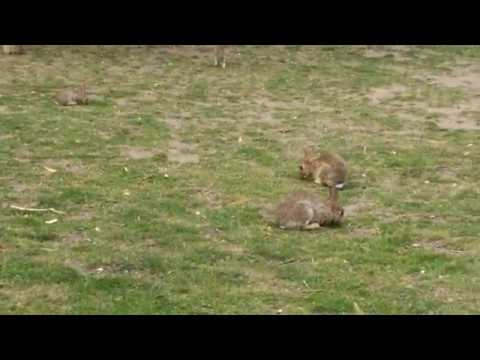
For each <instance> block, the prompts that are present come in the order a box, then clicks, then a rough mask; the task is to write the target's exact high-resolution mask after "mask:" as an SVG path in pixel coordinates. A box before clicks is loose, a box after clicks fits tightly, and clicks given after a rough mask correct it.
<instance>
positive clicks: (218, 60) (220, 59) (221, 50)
mask: <svg viewBox="0 0 480 360" xmlns="http://www.w3.org/2000/svg"><path fill="white" fill-rule="evenodd" d="M213 65H214V66H219V65H221V66H222V68H223V69H225V67H226V66H227V62H226V61H225V46H224V45H215V59H214V62H213Z"/></svg>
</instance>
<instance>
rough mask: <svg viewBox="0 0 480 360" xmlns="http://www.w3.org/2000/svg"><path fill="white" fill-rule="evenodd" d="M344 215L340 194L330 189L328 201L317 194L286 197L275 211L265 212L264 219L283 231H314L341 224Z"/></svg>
mask: <svg viewBox="0 0 480 360" xmlns="http://www.w3.org/2000/svg"><path fill="white" fill-rule="evenodd" d="M343 215H344V210H343V208H342V207H341V206H340V205H339V204H338V192H337V189H336V188H335V187H330V188H329V197H328V199H327V200H326V201H325V200H322V199H321V198H320V197H319V196H317V195H316V194H311V193H306V192H294V193H292V194H290V195H288V196H287V197H286V199H285V200H284V201H282V202H281V203H280V204H279V205H278V206H277V207H276V208H275V209H273V211H270V213H269V212H268V211H266V212H264V217H265V218H266V219H267V220H268V221H269V222H271V223H274V224H275V225H278V226H279V227H280V228H281V229H300V230H313V229H318V228H319V227H320V226H324V225H330V224H339V223H340V222H341V221H342V219H343Z"/></svg>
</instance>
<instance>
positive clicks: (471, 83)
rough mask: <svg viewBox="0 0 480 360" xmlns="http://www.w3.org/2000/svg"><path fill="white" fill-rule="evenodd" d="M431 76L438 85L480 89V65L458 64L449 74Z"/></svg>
mask: <svg viewBox="0 0 480 360" xmlns="http://www.w3.org/2000/svg"><path fill="white" fill-rule="evenodd" d="M430 78H431V80H432V82H433V83H434V84H437V85H441V86H446V87H453V88H463V89H465V90H468V91H475V92H478V91H480V65H469V66H456V67H454V68H453V69H452V71H451V72H450V73H448V74H442V75H438V76H432V77H430Z"/></svg>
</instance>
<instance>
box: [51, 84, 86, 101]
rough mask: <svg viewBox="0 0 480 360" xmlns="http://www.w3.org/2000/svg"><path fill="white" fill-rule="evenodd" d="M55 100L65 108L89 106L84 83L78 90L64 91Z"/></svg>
mask: <svg viewBox="0 0 480 360" xmlns="http://www.w3.org/2000/svg"><path fill="white" fill-rule="evenodd" d="M55 100H56V101H57V103H58V104H60V105H63V106H70V105H86V104H88V96H87V89H86V86H85V83H83V84H82V85H81V86H80V87H79V88H77V89H63V90H60V91H59V92H58V93H57V94H56V95H55Z"/></svg>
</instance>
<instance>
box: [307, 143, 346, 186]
mask: <svg viewBox="0 0 480 360" xmlns="http://www.w3.org/2000/svg"><path fill="white" fill-rule="evenodd" d="M303 151H304V157H303V160H302V163H301V164H300V166H299V169H300V177H301V178H302V179H308V178H313V181H314V182H315V183H317V184H322V185H325V186H328V187H333V186H334V187H336V188H337V189H343V187H344V185H345V178H346V176H347V163H346V161H345V160H344V159H343V158H342V157H341V156H340V155H338V154H334V153H330V152H322V153H321V154H320V155H319V156H317V157H315V155H314V154H313V150H312V149H311V148H305V149H304V150H303Z"/></svg>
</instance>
